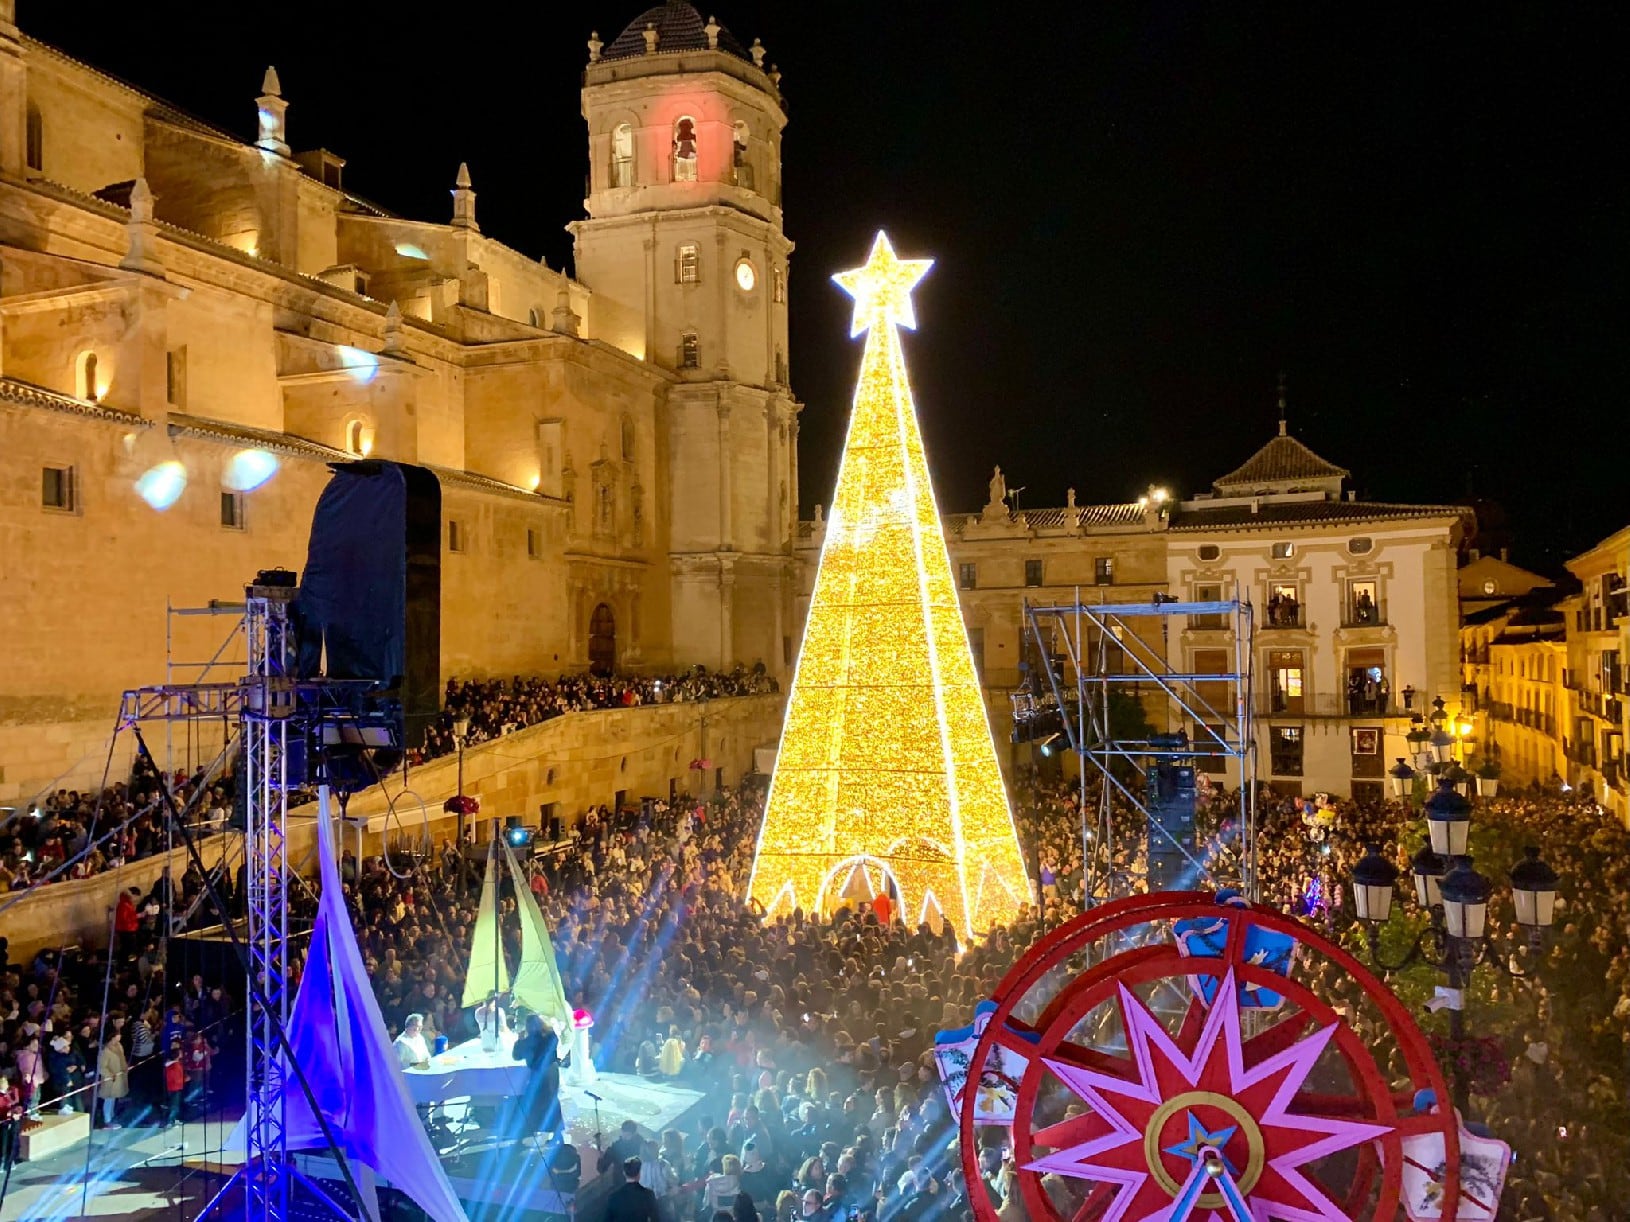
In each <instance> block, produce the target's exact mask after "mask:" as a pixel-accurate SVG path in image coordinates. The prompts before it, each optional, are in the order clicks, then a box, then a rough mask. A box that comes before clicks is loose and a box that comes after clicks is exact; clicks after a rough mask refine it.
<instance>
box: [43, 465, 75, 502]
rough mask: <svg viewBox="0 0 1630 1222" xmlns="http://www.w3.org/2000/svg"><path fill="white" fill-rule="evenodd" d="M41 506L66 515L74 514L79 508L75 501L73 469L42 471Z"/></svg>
mask: <svg viewBox="0 0 1630 1222" xmlns="http://www.w3.org/2000/svg"><path fill="white" fill-rule="evenodd" d="M40 504H41V505H43V506H44V507H45V508H47V509H60V510H62V511H63V512H65V513H72V512H73V511H74V510H75V509H76V508H78V505H77V503H76V502H75V500H74V469H73V468H72V467H45V468H43V469H42V470H41V471H40Z"/></svg>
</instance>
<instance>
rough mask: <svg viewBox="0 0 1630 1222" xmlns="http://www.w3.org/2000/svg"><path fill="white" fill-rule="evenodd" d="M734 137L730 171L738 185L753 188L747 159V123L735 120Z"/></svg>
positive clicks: (748, 188)
mask: <svg viewBox="0 0 1630 1222" xmlns="http://www.w3.org/2000/svg"><path fill="white" fill-rule="evenodd" d="M734 133H735V134H734V138H733V140H732V142H731V146H730V171H731V174H732V175H733V177H734V179H735V183H736V185H737V186H738V187H742V188H745V189H746V190H748V191H751V190H753V166H752V163H751V162H749V161H748V160H747V141H748V134H747V124H746V123H745V122H743V121H742V120H739V119H738V120H737V121H736V126H735V129H734Z"/></svg>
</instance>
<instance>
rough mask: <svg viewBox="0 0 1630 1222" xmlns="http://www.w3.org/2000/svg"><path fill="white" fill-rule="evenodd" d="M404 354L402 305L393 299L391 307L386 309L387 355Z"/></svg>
mask: <svg viewBox="0 0 1630 1222" xmlns="http://www.w3.org/2000/svg"><path fill="white" fill-rule="evenodd" d="M403 354H404V349H403V343H402V307H401V306H399V305H397V304H396V302H395V301H394V300H392V302H391V304H390V308H389V309H388V310H386V311H385V355H386V356H402V355H403Z"/></svg>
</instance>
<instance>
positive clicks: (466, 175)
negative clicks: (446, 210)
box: [453, 161, 481, 233]
mask: <svg viewBox="0 0 1630 1222" xmlns="http://www.w3.org/2000/svg"><path fill="white" fill-rule="evenodd" d="M453 226H454V228H456V229H469V230H473V231H474V232H476V233H479V232H481V226H479V225H477V224H476V223H475V192H474V191H472V190H471V189H470V166H469V163H468V162H464V161H461V162H459V163H458V174H457V176H455V177H454V179H453Z"/></svg>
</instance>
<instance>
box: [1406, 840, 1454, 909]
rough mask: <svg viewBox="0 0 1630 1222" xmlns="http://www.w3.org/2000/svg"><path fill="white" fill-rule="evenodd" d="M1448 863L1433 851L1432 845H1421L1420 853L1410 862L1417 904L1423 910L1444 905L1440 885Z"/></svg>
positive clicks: (1410, 872)
mask: <svg viewBox="0 0 1630 1222" xmlns="http://www.w3.org/2000/svg"><path fill="white" fill-rule="evenodd" d="M1445 868H1446V863H1445V862H1444V860H1443V858H1441V857H1439V856H1438V855H1437V854H1436V853H1434V852H1433V851H1432V846H1431V845H1430V844H1423V845H1421V849H1420V852H1418V853H1416V854H1415V856H1414V857H1412V858H1410V861H1409V874H1410V877H1411V878H1412V879H1414V881H1415V902H1416V903H1417V904H1419V905H1420V906H1421V907H1422V908H1428V909H1430V908H1436V907H1437V906H1438V905H1439V904H1441V903H1443V893H1442V891H1441V890H1440V884H1441V883H1442V882H1443V872H1444V870H1445Z"/></svg>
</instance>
